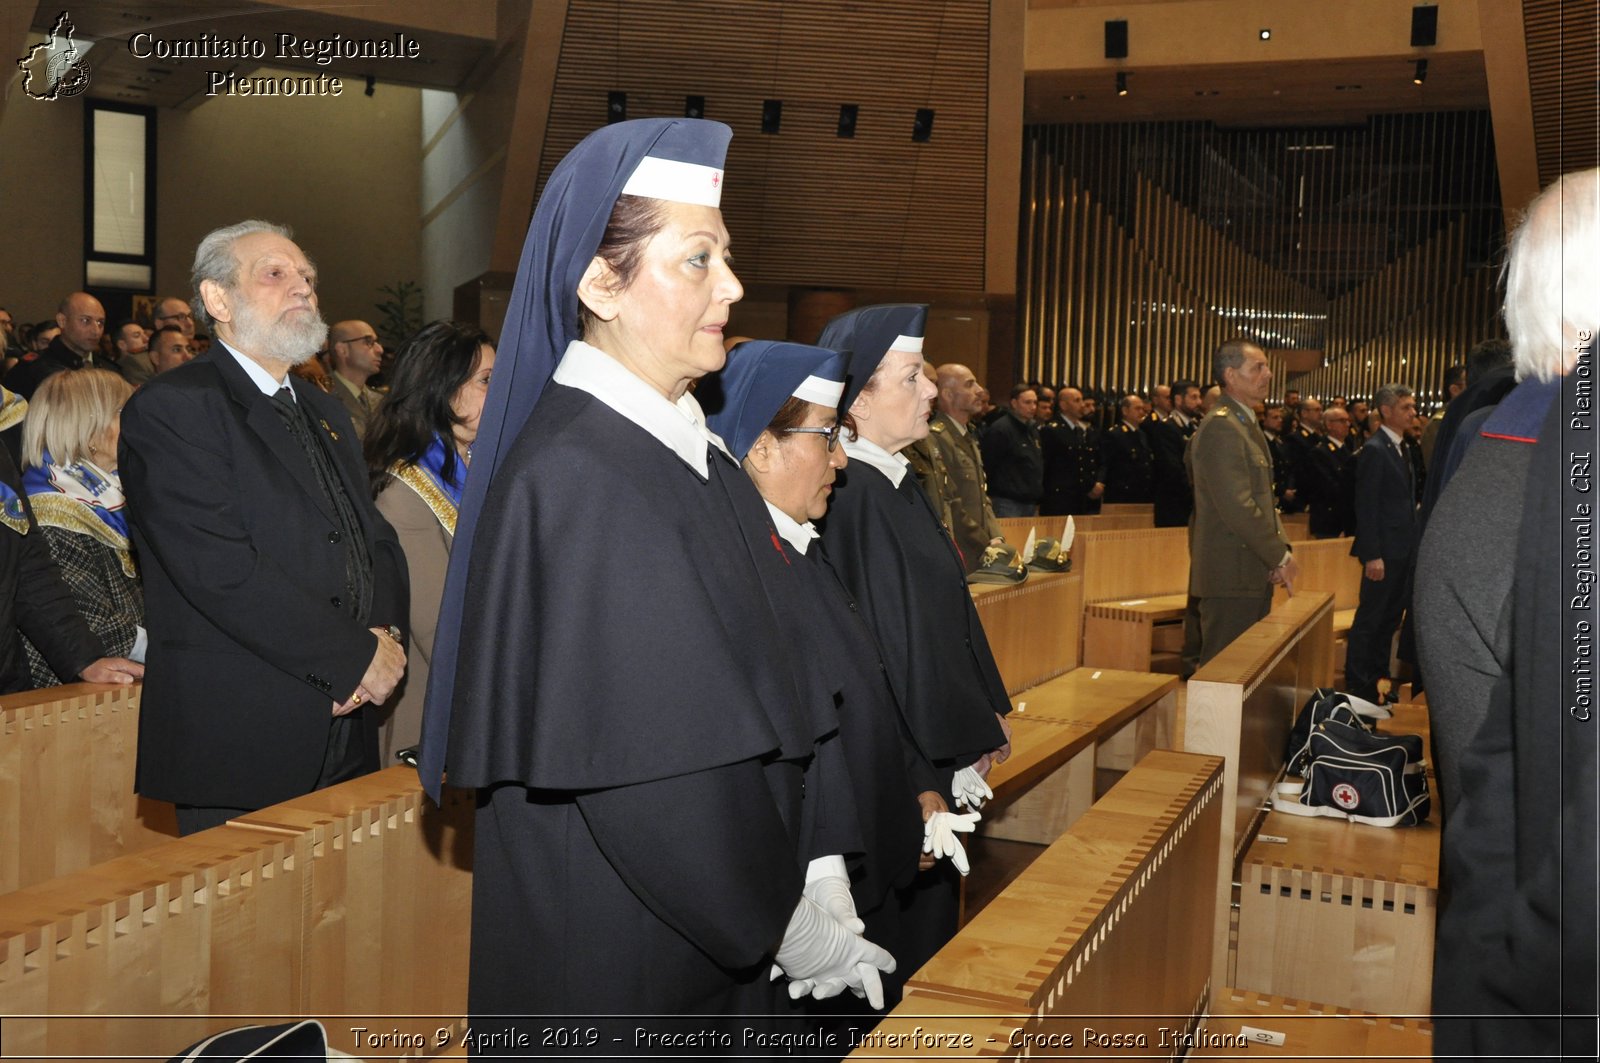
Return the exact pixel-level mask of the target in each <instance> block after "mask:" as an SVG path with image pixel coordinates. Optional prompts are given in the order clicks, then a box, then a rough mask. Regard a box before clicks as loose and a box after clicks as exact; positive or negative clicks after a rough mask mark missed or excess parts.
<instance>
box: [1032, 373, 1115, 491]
mask: <svg viewBox="0 0 1600 1063" xmlns="http://www.w3.org/2000/svg"><path fill="white" fill-rule="evenodd" d="M1085 404H1086V400H1085V399H1084V397H1083V392H1082V391H1080V390H1079V389H1078V388H1075V387H1069V386H1067V385H1065V384H1063V385H1062V386H1061V389H1060V390H1059V391H1057V392H1056V417H1055V419H1054V420H1052V421H1051V422H1050V423H1049V424H1047V425H1045V426H1044V427H1043V428H1041V429H1040V430H1039V443H1040V446H1041V448H1042V449H1043V452H1044V496H1043V497H1042V498H1041V499H1040V500H1039V512H1040V513H1042V514H1044V515H1046V516H1066V515H1069V514H1085V513H1098V512H1100V499H1101V497H1102V496H1103V495H1104V494H1105V489H1106V486H1105V484H1104V483H1102V482H1100V481H1099V480H1097V479H1096V478H1095V477H1096V475H1097V474H1098V472H1099V469H1100V433H1099V432H1097V431H1095V430H1094V428H1093V427H1091V426H1090V425H1089V424H1088V422H1087V421H1086V420H1085V419H1084V407H1085Z"/></svg>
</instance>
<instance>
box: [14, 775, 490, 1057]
mask: <svg viewBox="0 0 1600 1063" xmlns="http://www.w3.org/2000/svg"><path fill="white" fill-rule="evenodd" d="M472 814H473V812H472V800H471V796H470V795H466V794H450V796H449V797H447V799H446V807H445V808H444V809H443V810H440V809H437V808H434V807H433V806H432V805H431V804H425V800H424V798H423V795H422V792H421V788H420V786H419V785H418V783H417V776H416V772H415V771H414V770H412V769H410V768H406V767H396V768H391V769H389V770H388V771H384V772H379V773H377V774H375V775H369V776H366V777H365V778H362V779H356V780H353V781H351V782H348V783H343V784H341V785H339V786H336V787H331V788H329V789H327V790H323V791H319V792H318V793H316V794H312V795H310V796H308V797H305V798H301V799H299V800H297V801H292V802H289V803H287V804H284V805H278V806H275V807H274V808H269V809H264V810H262V811H261V812H257V813H252V814H251V815H250V816H247V817H244V818H243V819H241V820H237V821H234V822H233V823H230V824H229V825H227V826H223V827H217V828H215V829H213V830H209V831H203V832H201V833H199V834H196V835H193V836H191V837H189V838H184V839H181V840H176V841H169V842H166V843H164V844H162V845H158V846H154V847H152V848H149V849H146V850H144V851H143V852H140V853H135V854H133V855H130V856H124V857H120V858H118V859H115V860H112V861H110V862H108V863H104V864H101V865H98V866H96V867H94V868H91V869H89V870H86V871H80V872H77V873H75V874H71V875H67V876H64V877H61V878H57V879H54V880H51V881H50V882H46V883H41V884H39V885H36V886H31V887H28V888H27V889H23V890H20V891H17V892H14V893H10V894H7V895H5V896H0V1015H10V1016H33V1017H29V1018H8V1019H6V1020H5V1023H4V1025H5V1034H6V1049H7V1051H8V1052H10V1053H14V1054H18V1055H35V1054H37V1055H52V1056H57V1057H60V1058H91V1057H97V1056H103V1057H112V1056H122V1055H148V1056H152V1057H156V1058H166V1057H167V1056H169V1055H173V1054H176V1053H177V1051H178V1050H179V1049H181V1048H183V1047H184V1046H186V1045H188V1044H192V1043H194V1042H196V1041H199V1040H200V1039H201V1038H203V1037H205V1036H207V1035H209V1034H210V1033H213V1032H215V1031H217V1030H222V1029H228V1028H230V1027H234V1026H240V1025H245V1024H247V1023H250V1022H267V1021H271V1020H269V1019H265V1018H263V1019H246V1018H237V1017H233V1018H230V1017H229V1016H258V1015H260V1016H282V1017H284V1018H289V1017H296V1016H312V1017H316V1016H350V1017H349V1018H345V1017H341V1018H339V1019H337V1020H331V1019H325V1020H324V1022H325V1024H326V1025H328V1027H329V1029H330V1032H337V1033H338V1034H339V1035H340V1036H339V1039H338V1041H336V1043H339V1044H347V1043H348V1037H347V1031H348V1029H349V1028H350V1027H352V1026H360V1025H365V1026H367V1027H369V1028H370V1029H372V1030H374V1031H383V1032H387V1031H390V1030H392V1029H396V1028H398V1029H399V1030H400V1031H402V1032H408V1033H422V1034H425V1035H426V1036H427V1037H428V1038H429V1039H430V1043H431V1039H432V1038H433V1036H434V1033H435V1031H437V1030H438V1029H440V1028H441V1027H450V1028H452V1029H456V1030H457V1033H458V1034H459V1027H460V1025H461V1024H462V1023H463V1022H464V1019H463V1016H464V1015H465V1011H466V985H467V946H468V939H469V928H470V923H471V920H470V905H471V872H470V870H469V868H470V847H471V843H470V830H471V824H472ZM90 1014H92V1015H95V1016H96V1017H95V1018H93V1019H84V1018H72V1017H70V1016H73V1015H90ZM45 1015H60V1016H64V1017H59V1018H41V1017H39V1016H45ZM363 1015H370V1016H372V1017H373V1018H372V1019H370V1020H365V1021H364V1020H361V1019H360V1018H359V1017H360V1016H363ZM117 1016H129V1017H126V1018H118V1017H117ZM208 1016H221V1017H219V1018H210V1017H208ZM404 1016H412V1018H405V1017H404Z"/></svg>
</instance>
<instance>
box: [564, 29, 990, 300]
mask: <svg viewBox="0 0 1600 1063" xmlns="http://www.w3.org/2000/svg"><path fill="white" fill-rule="evenodd" d="M989 8H990V4H989V0H940V2H938V3H929V2H925V0H879V2H875V3H872V4H860V3H850V2H846V0H812V2H808V3H805V4H792V3H791V4H786V3H780V2H777V0H629V2H628V3H626V4H622V3H619V2H617V0H571V3H570V4H569V5H568V15H567V22H566V29H565V36H564V39H563V42H562V52H561V61H560V67H559V72H558V74H557V77H556V88H555V93H554V97H553V99H552V100H551V105H550V121H549V125H548V129H547V132H546V136H545V141H544V152H543V160H542V165H541V171H540V184H541V187H542V184H543V181H544V179H545V178H547V177H548V175H549V173H550V171H551V170H552V169H553V168H554V167H555V164H556V163H557V162H559V161H560V159H561V158H562V157H563V156H564V155H565V154H566V153H567V151H569V150H570V149H571V148H572V146H573V145H575V144H576V143H577V142H578V141H579V140H580V139H582V138H583V137H584V136H585V135H587V134H588V133H589V132H591V131H592V130H594V129H595V128H596V127H598V126H599V125H601V124H602V123H603V122H604V121H605V119H606V94H607V93H608V92H610V91H613V90H616V91H622V92H626V93H627V94H628V111H627V113H628V117H630V118H643V117H650V116H668V115H681V114H683V111H684V97H685V96H688V95H698V96H704V97H705V101H706V110H705V117H707V118H711V119H715V120H717V121H720V122H725V123H727V124H728V125H730V126H731V127H732V128H733V131H734V138H733V144H732V146H731V148H730V149H729V156H728V166H727V169H728V183H727V186H726V190H725V192H724V195H723V201H722V208H723V214H724V216H725V218H726V221H727V224H728V229H729V232H730V233H731V234H732V235H733V243H734V253H735V255H736V257H737V269H738V272H739V274H740V276H741V278H742V279H743V280H745V281H746V282H747V283H764V284H792V285H810V284H822V285H828V286H833V287H842V288H913V289H915V288H927V289H934V290H939V291H969V292H982V291H983V290H984V268H985V260H984V256H985V240H984V220H985V208H986V177H987V160H988V86H989V39H988V30H989ZM764 99H778V100H782V101H783V117H782V127H781V131H780V132H779V133H778V134H777V135H764V134H762V132H761V128H760V127H761V105H762V101H763V100H764ZM842 103H854V104H857V105H858V106H859V108H860V112H859V118H858V122H857V127H856V135H855V137H854V138H840V137H838V136H837V135H836V127H837V122H838V113H839V105H840V104H842ZM922 107H929V108H932V109H933V110H934V112H935V119H934V124H933V134H932V138H931V139H930V140H929V141H928V142H927V143H923V144H917V143H913V142H912V140H911V127H912V120H913V117H914V114H915V112H916V110H917V109H918V108H922Z"/></svg>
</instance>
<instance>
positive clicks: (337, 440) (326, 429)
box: [322, 421, 339, 443]
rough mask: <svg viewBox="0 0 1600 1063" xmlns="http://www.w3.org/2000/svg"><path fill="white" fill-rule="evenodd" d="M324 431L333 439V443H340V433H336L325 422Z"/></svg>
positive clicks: (323, 424)
mask: <svg viewBox="0 0 1600 1063" xmlns="http://www.w3.org/2000/svg"><path fill="white" fill-rule="evenodd" d="M322 430H323V431H324V432H326V433H328V435H330V436H332V437H333V441H334V442H335V443H337V442H339V433H338V432H335V431H334V430H333V428H332V426H330V425H329V424H328V422H327V421H323V422H322Z"/></svg>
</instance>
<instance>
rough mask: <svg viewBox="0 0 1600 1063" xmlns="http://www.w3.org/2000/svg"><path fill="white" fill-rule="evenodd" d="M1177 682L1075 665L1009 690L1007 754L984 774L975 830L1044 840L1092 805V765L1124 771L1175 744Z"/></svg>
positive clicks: (1094, 769) (1094, 788) (1007, 837)
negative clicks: (987, 797)
mask: <svg viewBox="0 0 1600 1063" xmlns="http://www.w3.org/2000/svg"><path fill="white" fill-rule="evenodd" d="M1177 686H1178V680H1177V679H1176V678H1174V677H1172V676H1166V675H1152V674H1149V673H1145V672H1119V671H1113V670H1111V669H1089V668H1079V669H1076V670H1075V671H1072V672H1068V673H1067V674H1066V675H1063V676H1059V677H1057V678H1055V679H1052V680H1051V681H1050V682H1048V683H1043V684H1041V685H1039V686H1036V687H1033V688H1032V689H1030V690H1028V691H1026V692H1024V693H1023V694H1022V695H1021V696H1014V697H1013V698H1012V699H1011V700H1012V704H1013V705H1014V706H1016V707H1017V708H1016V709H1015V710H1014V711H1013V712H1012V713H1011V716H1010V718H1009V719H1010V723H1011V756H1010V758H1009V759H1007V760H1006V762H1005V763H1003V764H999V765H996V766H995V768H994V769H993V770H992V771H991V772H990V774H989V786H990V788H991V789H992V790H994V793H995V796H994V800H993V801H991V802H989V803H988V804H986V805H985V806H984V810H983V820H982V822H981V823H980V824H979V830H980V831H981V832H982V833H983V834H985V835H986V836H988V837H992V838H1001V839H1004V840H1007V841H1023V842H1033V843H1035V844H1040V845H1048V844H1049V843H1051V842H1053V841H1055V839H1056V838H1058V837H1060V836H1061V835H1062V833H1064V832H1065V831H1066V830H1067V828H1068V827H1070V826H1071V825H1072V824H1073V823H1074V822H1076V821H1077V820H1078V818H1079V817H1080V816H1082V815H1083V814H1084V812H1086V811H1087V810H1088V809H1089V806H1090V805H1092V804H1093V803H1094V800H1095V795H1096V792H1097V789H1098V788H1097V786H1096V773H1097V769H1098V770H1100V771H1104V772H1115V773H1118V774H1120V773H1122V772H1126V771H1127V770H1128V769H1130V768H1132V767H1133V765H1134V763H1135V762H1136V761H1138V760H1141V759H1143V758H1144V756H1145V755H1146V754H1147V753H1149V752H1150V751H1151V750H1153V749H1157V748H1170V747H1171V746H1172V745H1173V737H1174V735H1173V724H1174V721H1175V718H1176V715H1177Z"/></svg>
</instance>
